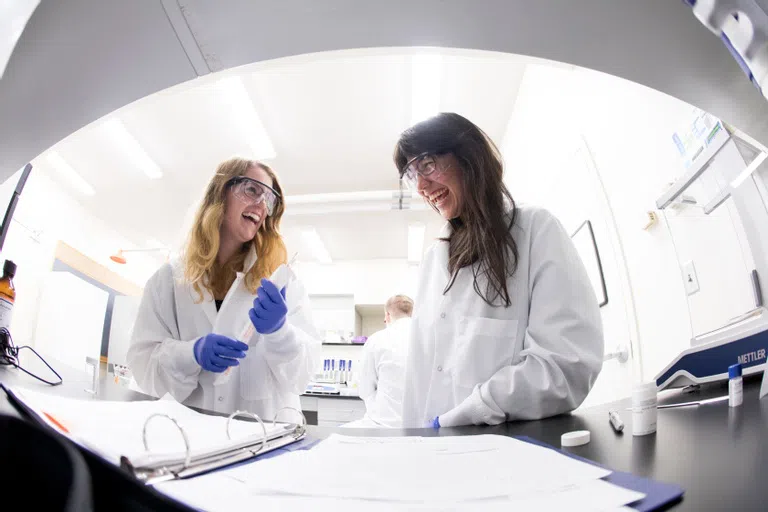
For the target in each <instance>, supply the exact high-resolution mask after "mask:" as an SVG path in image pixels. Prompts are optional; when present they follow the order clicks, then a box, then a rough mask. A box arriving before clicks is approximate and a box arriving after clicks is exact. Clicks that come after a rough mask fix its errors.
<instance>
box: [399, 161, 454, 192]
mask: <svg viewBox="0 0 768 512" xmlns="http://www.w3.org/2000/svg"><path fill="white" fill-rule="evenodd" d="M444 171H445V169H443V168H442V167H441V166H440V164H438V163H437V155H435V154H434V153H422V154H420V155H418V156H415V157H413V158H411V159H410V160H408V162H406V164H405V165H404V166H403V168H402V169H400V179H401V180H403V181H404V182H405V184H406V185H407V186H408V188H409V189H411V190H416V185H417V184H418V181H419V176H422V177H431V178H432V179H435V178H439V177H440V176H441V175H442V174H443V172H444Z"/></svg>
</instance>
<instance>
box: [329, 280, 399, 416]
mask: <svg viewBox="0 0 768 512" xmlns="http://www.w3.org/2000/svg"><path fill="white" fill-rule="evenodd" d="M412 312H413V300H412V299H411V298H410V297H408V296H406V295H395V296H394V297H390V298H389V300H387V304H386V306H385V312H384V323H385V324H386V326H387V327H386V328H385V329H384V330H382V331H378V332H376V333H374V334H373V335H371V337H369V338H368V340H367V341H366V342H365V346H364V347H363V362H362V370H361V373H360V381H359V385H358V386H359V391H360V398H362V399H363V401H364V402H365V409H366V412H365V416H364V417H363V419H361V420H358V421H354V422H352V423H348V424H346V425H344V426H345V427H358V428H359V427H399V426H400V425H401V423H402V408H403V384H404V380H405V361H406V358H407V356H408V335H409V334H410V329H411V313H412Z"/></svg>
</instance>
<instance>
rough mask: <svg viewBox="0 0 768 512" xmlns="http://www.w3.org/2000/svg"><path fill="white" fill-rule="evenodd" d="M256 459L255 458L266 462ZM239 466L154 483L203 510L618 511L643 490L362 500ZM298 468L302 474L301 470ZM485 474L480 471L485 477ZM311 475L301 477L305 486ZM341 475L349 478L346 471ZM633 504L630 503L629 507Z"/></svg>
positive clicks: (597, 484)
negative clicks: (259, 484)
mask: <svg viewBox="0 0 768 512" xmlns="http://www.w3.org/2000/svg"><path fill="white" fill-rule="evenodd" d="M263 462H264V461H256V462H253V463H252V464H254V465H256V464H262V463H263ZM233 471H234V470H230V471H226V470H225V471H218V472H216V473H211V474H208V475H203V476H199V477H196V478H193V479H189V480H175V481H170V482H163V483H160V484H158V485H156V486H155V488H156V489H157V490H159V491H160V492H163V493H165V494H167V495H169V496H171V497H173V498H174V499H176V500H178V501H181V502H183V503H185V504H187V505H189V506H192V507H194V508H197V509H200V510H209V511H219V510H221V511H230V512H235V511H241V510H242V511H246V510H247V511H253V510H258V511H259V512H265V511H284V510H312V511H313V512H325V511H328V512H339V511H340V510H354V511H355V512H389V511H401V510H402V511H419V512H435V511H454V512H474V511H478V510H481V511H484V512H485V511H487V512H509V511H510V510H568V512H580V511H590V512H594V511H601V510H603V511H606V512H607V511H612V512H613V511H615V510H621V508H620V507H622V506H623V505H627V504H630V503H634V502H635V501H637V500H639V499H641V498H643V496H644V495H643V494H641V493H638V492H634V491H629V490H627V489H623V488H621V487H617V486H615V485H612V484H610V483H607V482H604V481H602V480H591V481H588V482H585V483H582V484H577V485H571V486H564V487H562V488H560V489H555V490H553V491H548V492H534V491H531V492H529V493H527V495H526V496H521V497H518V498H510V497H500V498H492V499H485V500H471V501H465V502H460V503H456V502H450V501H447V500H438V501H433V502H421V503H411V502H409V503H404V502H391V501H375V500H362V499H356V498H331V497H316V496H300V495H287V494H268V493H260V492H257V491H254V490H253V489H252V487H251V486H249V485H248V484H247V483H244V482H240V481H237V480H235V479H233V478H231V477H230V476H231V474H232V473H233ZM297 474H299V475H302V473H301V472H298V473H297ZM484 476H485V475H477V476H476V478H483V477H484ZM307 478H311V476H307V475H302V476H301V477H298V478H297V479H296V482H295V484H296V486H297V487H301V486H303V485H304V482H305V481H306V479H307ZM339 478H344V476H343V475H341V476H339ZM626 510H631V509H626Z"/></svg>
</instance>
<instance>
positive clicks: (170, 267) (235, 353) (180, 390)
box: [128, 158, 320, 421]
mask: <svg viewBox="0 0 768 512" xmlns="http://www.w3.org/2000/svg"><path fill="white" fill-rule="evenodd" d="M284 211H285V207H284V204H283V198H282V189H281V187H280V183H279V182H278V179H277V176H276V175H275V173H274V171H272V169H270V168H269V167H268V166H266V165H265V164H262V163H259V162H255V161H251V160H244V159H241V158H234V159H231V160H227V161H225V162H223V163H221V164H220V165H219V167H218V169H217V170H216V173H215V174H214V176H213V178H212V179H211V181H210V183H209V184H208V187H207V189H206V191H205V196H204V198H203V201H202V204H201V205H200V207H199V209H198V211H197V214H196V216H195V221H194V225H193V227H192V229H191V232H190V234H189V238H188V241H187V245H186V249H185V251H184V253H183V256H182V257H181V259H180V260H179V261H173V262H170V263H166V264H165V265H163V266H162V267H161V268H160V269H159V270H158V271H157V272H156V273H155V274H154V275H153V276H152V277H151V278H150V279H149V281H148V282H147V285H146V287H145V289H144V295H143V297H142V300H141V305H140V306H139V312H138V316H137V318H136V323H135V325H134V328H133V335H132V339H131V346H130V348H129V350H128V364H129V366H130V368H131V370H132V372H133V374H134V376H135V378H136V381H137V383H138V385H139V387H141V388H142V389H143V390H144V391H147V392H150V393H154V394H155V395H157V396H162V395H164V394H165V393H170V394H171V395H172V396H173V397H174V398H175V399H176V400H178V401H179V402H183V403H184V404H186V405H190V406H196V407H200V408H203V409H207V410H212V411H217V412H233V411H235V410H240V409H242V410H247V411H249V412H253V413H256V414H258V415H259V416H260V417H261V418H263V419H264V420H265V421H267V420H272V418H273V416H274V415H275V414H276V412H277V411H278V410H279V409H281V408H283V407H293V408H296V409H300V405H299V394H300V393H302V392H303V391H304V389H305V387H306V385H307V383H308V382H309V381H310V378H311V376H312V371H313V369H314V368H315V364H316V361H317V358H318V357H319V349H320V340H319V338H318V337H317V335H316V333H315V329H314V327H313V324H312V320H311V316H310V308H309V299H308V297H307V294H306V292H305V290H304V287H303V286H302V284H301V282H299V281H298V280H296V279H295V278H294V279H292V280H290V281H289V282H288V284H287V285H286V286H285V287H284V288H282V289H278V288H277V286H276V285H275V284H274V283H273V282H271V281H270V280H269V279H268V278H269V277H270V275H271V274H272V273H273V272H274V271H275V269H277V268H278V267H279V266H280V265H281V264H283V263H285V262H286V255H287V253H286V249H285V244H284V243H283V239H282V237H281V235H280V232H279V227H280V219H281V217H282V215H283V212H284ZM248 322H251V323H252V324H253V327H254V333H253V335H252V336H251V338H250V339H246V340H242V341H238V340H237V339H236V338H237V336H239V335H240V334H241V333H242V332H243V330H244V327H246V326H247V325H248ZM225 372H226V373H225Z"/></svg>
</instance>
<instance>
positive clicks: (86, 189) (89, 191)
mask: <svg viewBox="0 0 768 512" xmlns="http://www.w3.org/2000/svg"><path fill="white" fill-rule="evenodd" d="M46 160H48V163H49V164H51V167H53V168H54V170H55V171H56V172H58V173H59V174H60V175H61V176H62V177H63V178H65V179H66V180H67V181H69V184H70V185H72V186H73V187H74V188H75V189H77V190H78V191H79V192H80V193H82V194H84V195H86V196H92V195H94V194H95V193H96V191H95V190H94V189H93V187H92V186H91V185H90V184H89V183H88V182H87V181H85V180H84V179H83V177H82V176H80V175H79V174H78V173H77V171H75V170H74V169H73V168H72V166H71V165H69V164H68V163H67V161H66V160H64V159H63V158H62V157H61V155H60V154H58V153H57V152H56V151H51V152H50V153H48V156H47V157H46Z"/></svg>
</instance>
